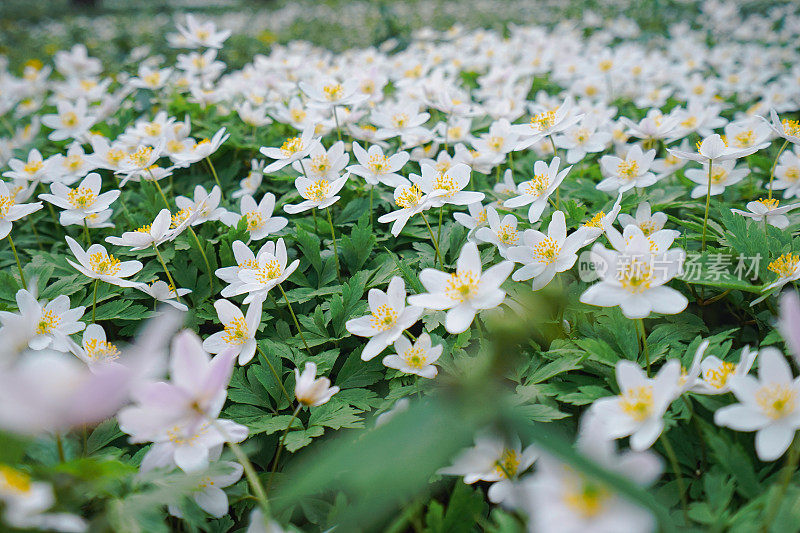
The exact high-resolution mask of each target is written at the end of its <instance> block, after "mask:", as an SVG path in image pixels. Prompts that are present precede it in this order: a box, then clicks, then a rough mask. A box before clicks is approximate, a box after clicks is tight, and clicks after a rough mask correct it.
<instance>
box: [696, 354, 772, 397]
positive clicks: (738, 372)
mask: <svg viewBox="0 0 800 533" xmlns="http://www.w3.org/2000/svg"><path fill="white" fill-rule="evenodd" d="M706 342H708V341H706ZM757 355H758V350H751V349H750V347H749V346H745V347H744V348H742V354H741V355H740V356H739V363H738V364H734V363H729V362H728V361H722V360H720V359H719V358H718V357H716V356H713V355H709V356H708V357H706V358H704V359H703V360H702V361H701V362H700V377H699V378H698V379H696V380H695V381H694V383H693V384H692V386H691V388H690V389H689V390H690V391H691V392H696V393H698V394H725V393H726V392H730V390H731V383H730V378H732V377H733V376H746V375H747V373H748V372H750V368H752V366H753V363H754V362H755V360H756V356H757Z"/></svg>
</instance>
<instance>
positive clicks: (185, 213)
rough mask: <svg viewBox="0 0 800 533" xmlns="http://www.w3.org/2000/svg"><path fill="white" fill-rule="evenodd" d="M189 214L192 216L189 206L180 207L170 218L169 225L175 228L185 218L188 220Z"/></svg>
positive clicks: (184, 220)
mask: <svg viewBox="0 0 800 533" xmlns="http://www.w3.org/2000/svg"><path fill="white" fill-rule="evenodd" d="M190 216H192V209H191V208H189V207H186V208H184V209H181V210H180V211H178V212H177V213H175V214H173V215H172V217H171V218H170V227H171V228H177V227H178V226H180V225H181V224H183V223H184V222H186V220H188V219H189V217H190Z"/></svg>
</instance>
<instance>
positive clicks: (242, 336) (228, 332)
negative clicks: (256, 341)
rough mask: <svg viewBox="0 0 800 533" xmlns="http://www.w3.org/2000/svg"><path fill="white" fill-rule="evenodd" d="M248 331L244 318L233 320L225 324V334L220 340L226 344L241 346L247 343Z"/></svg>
mask: <svg viewBox="0 0 800 533" xmlns="http://www.w3.org/2000/svg"><path fill="white" fill-rule="evenodd" d="M249 331H250V330H249V329H248V328H247V322H246V321H245V319H244V317H238V318H234V319H233V320H231V321H230V322H228V323H227V324H225V334H224V335H223V336H222V340H223V341H225V343H226V344H235V345H237V346H241V345H242V344H244V343H245V342H247V339H248V335H249Z"/></svg>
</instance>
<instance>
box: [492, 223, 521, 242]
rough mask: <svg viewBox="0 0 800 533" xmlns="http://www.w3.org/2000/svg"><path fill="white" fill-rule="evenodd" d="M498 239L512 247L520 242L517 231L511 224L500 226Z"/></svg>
mask: <svg viewBox="0 0 800 533" xmlns="http://www.w3.org/2000/svg"><path fill="white" fill-rule="evenodd" d="M497 238H498V239H499V240H500V242H502V243H503V244H509V245H511V244H517V243H518V242H519V236H518V234H517V229H516V228H515V227H514V226H512V225H511V224H503V225H502V226H500V229H498V230H497Z"/></svg>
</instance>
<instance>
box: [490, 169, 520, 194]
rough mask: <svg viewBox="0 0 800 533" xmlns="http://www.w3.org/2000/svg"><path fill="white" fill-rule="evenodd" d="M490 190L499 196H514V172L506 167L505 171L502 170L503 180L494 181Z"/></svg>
mask: <svg viewBox="0 0 800 533" xmlns="http://www.w3.org/2000/svg"><path fill="white" fill-rule="evenodd" d="M492 190H493V191H494V193H495V195H497V196H500V197H505V196H514V194H515V193H516V192H517V184H516V182H515V181H514V173H513V172H512V171H511V169H510V168H507V169H506V171H505V172H503V181H501V182H499V183H496V184H495V185H494V187H492Z"/></svg>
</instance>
